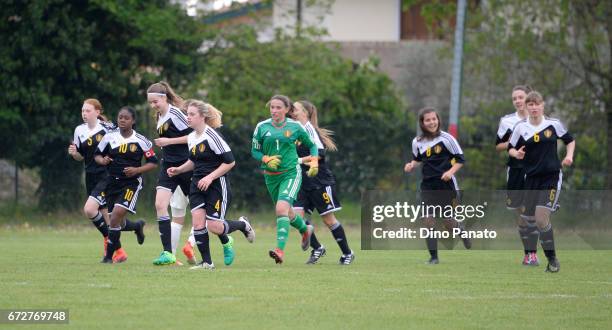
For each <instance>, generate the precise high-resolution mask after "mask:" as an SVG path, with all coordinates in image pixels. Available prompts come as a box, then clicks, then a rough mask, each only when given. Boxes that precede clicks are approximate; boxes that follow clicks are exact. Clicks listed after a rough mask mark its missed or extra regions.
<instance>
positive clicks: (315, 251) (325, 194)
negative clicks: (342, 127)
mask: <svg viewBox="0 0 612 330" xmlns="http://www.w3.org/2000/svg"><path fill="white" fill-rule="evenodd" d="M290 116H291V118H293V119H295V120H297V121H299V122H300V124H302V125H303V126H304V128H305V129H306V133H308V136H309V137H310V139H311V140H312V141H313V142H314V143H315V144H316V145H317V149H318V152H319V173H318V174H317V175H316V176H314V177H312V178H311V177H308V176H305V177H304V178H303V179H302V187H301V188H300V192H299V193H298V198H297V201H296V202H295V204H294V206H293V208H294V210H295V212H296V213H297V214H299V215H300V216H301V217H304V213H308V214H309V215H310V214H312V211H313V209H315V208H316V209H317V212H319V215H320V216H321V218H322V219H323V222H324V223H325V225H327V228H329V230H330V231H331V233H332V235H333V237H334V239H335V240H336V242H337V243H338V246H339V247H340V250H341V251H342V256H340V261H339V263H340V265H350V264H351V263H352V262H353V260H355V255H354V254H353V251H352V250H351V249H350V248H349V244H348V240H347V239H346V234H345V233H344V228H343V227H342V224H341V223H340V222H339V221H338V220H337V219H336V216H335V212H337V211H339V210H341V209H342V206H341V205H340V200H339V199H338V194H337V193H336V178H335V177H334V174H333V173H332V171H331V169H330V168H329V166H327V162H326V161H325V160H326V159H325V151H326V150H329V151H336V150H338V149H337V147H336V143H335V142H334V140H333V139H332V138H331V135H332V134H333V132H332V131H329V130H327V129H324V128H320V127H319V125H318V117H317V108H316V107H315V106H314V105H313V104H312V103H310V102H308V101H298V102H295V103H294V104H293V111H291V113H290ZM297 152H298V156H299V157H300V158H299V160H298V163H300V164H301V168H302V171H303V172H307V171H308V169H309V166H308V164H309V162H310V159H311V156H310V150H309V149H308V148H306V147H305V146H304V145H302V144H299V145H298V147H297ZM306 224H308V225H310V222H309V221H308V220H306ZM310 246H311V247H312V251H311V252H310V258H308V261H307V262H306V263H307V264H316V263H317V262H318V261H319V259H320V258H321V257H322V256H324V255H325V253H326V250H325V246H323V245H321V243H319V240H318V239H317V237H316V235H315V233H314V232H313V233H312V236H311V238H310Z"/></svg>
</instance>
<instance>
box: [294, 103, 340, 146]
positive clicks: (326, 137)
mask: <svg viewBox="0 0 612 330" xmlns="http://www.w3.org/2000/svg"><path fill="white" fill-rule="evenodd" d="M294 107H295V109H297V110H304V111H306V114H307V115H308V120H309V121H310V123H311V124H312V126H314V128H315V130H317V133H319V137H321V142H323V146H325V149H327V150H329V151H337V150H338V147H337V146H336V142H335V141H334V139H333V138H332V135H334V132H333V131H331V130H328V129H326V128H322V127H319V119H318V117H317V107H315V106H314V104H312V103H310V102H308V101H305V100H303V101H297V102H295V104H294Z"/></svg>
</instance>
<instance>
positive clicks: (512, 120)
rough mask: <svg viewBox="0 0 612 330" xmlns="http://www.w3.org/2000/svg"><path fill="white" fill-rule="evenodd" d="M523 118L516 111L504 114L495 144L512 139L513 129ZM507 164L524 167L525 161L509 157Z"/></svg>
mask: <svg viewBox="0 0 612 330" xmlns="http://www.w3.org/2000/svg"><path fill="white" fill-rule="evenodd" d="M521 120H523V118H521V117H519V115H518V114H517V113H516V112H515V113H511V114H509V115H505V116H503V117H502V119H501V120H500V121H499V128H498V129H497V138H496V139H495V145H498V144H500V143H504V142H508V140H510V136H512V129H513V128H514V126H515V125H516V124H517V123H518V122H519V121H521ZM506 164H507V165H508V166H509V167H510V168H522V167H523V161H522V160H520V159H516V158H514V157H508V162H507V163H506Z"/></svg>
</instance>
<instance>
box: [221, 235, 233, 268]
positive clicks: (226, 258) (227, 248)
mask: <svg viewBox="0 0 612 330" xmlns="http://www.w3.org/2000/svg"><path fill="white" fill-rule="evenodd" d="M228 238H229V241H228V242H227V243H225V244H223V263H225V265H226V266H229V265H231V264H232V263H233V262H234V238H233V237H232V236H228Z"/></svg>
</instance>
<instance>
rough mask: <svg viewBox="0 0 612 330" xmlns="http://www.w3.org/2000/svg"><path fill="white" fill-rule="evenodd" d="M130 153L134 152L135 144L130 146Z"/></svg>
mask: <svg viewBox="0 0 612 330" xmlns="http://www.w3.org/2000/svg"><path fill="white" fill-rule="evenodd" d="M130 151H131V152H136V145H135V144H130Z"/></svg>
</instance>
